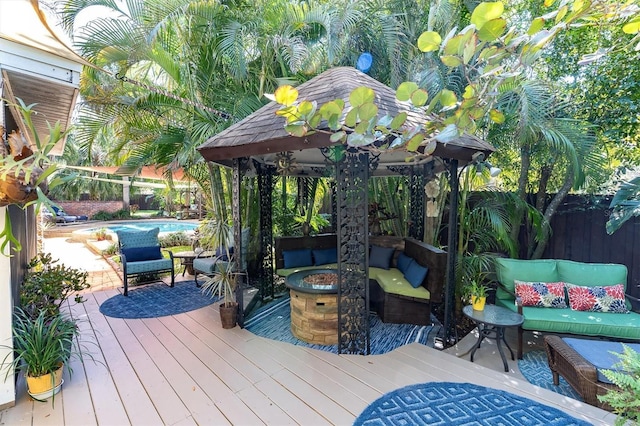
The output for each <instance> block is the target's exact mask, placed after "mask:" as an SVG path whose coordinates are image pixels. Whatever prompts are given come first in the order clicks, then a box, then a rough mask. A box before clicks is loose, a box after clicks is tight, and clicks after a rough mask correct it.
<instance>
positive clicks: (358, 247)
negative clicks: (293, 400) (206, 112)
mask: <svg viewBox="0 0 640 426" xmlns="http://www.w3.org/2000/svg"><path fill="white" fill-rule="evenodd" d="M361 86H366V87H369V88H371V89H373V91H374V93H375V103H376V105H377V106H378V108H379V112H378V114H379V117H382V116H384V115H386V114H389V115H390V116H396V115H397V114H399V113H400V112H406V113H407V114H408V119H407V125H418V126H423V125H424V123H426V122H427V120H428V117H427V116H426V115H424V114H422V112H421V111H420V110H418V109H416V108H413V107H412V106H411V105H410V104H408V103H406V102H400V101H398V100H397V99H396V96H395V91H394V90H393V89H391V88H389V87H387V86H386V85H384V84H382V83H380V82H378V81H376V80H375V79H373V78H371V77H369V76H368V75H366V74H364V73H362V72H360V71H358V70H356V69H355V68H350V67H338V68H332V69H329V70H327V71H325V72H324V73H322V74H320V75H318V76H316V77H314V78H312V79H311V80H309V81H307V82H305V83H303V84H301V85H300V86H298V87H297V90H298V92H299V99H300V100H310V101H317V103H318V105H322V104H324V103H326V102H329V101H332V100H335V99H343V100H344V101H345V105H346V107H345V110H346V111H348V110H349V95H350V93H351V92H352V91H353V90H354V89H356V88H358V87H361ZM279 108H280V105H279V104H277V103H275V102H271V103H269V104H267V105H265V106H264V107H262V108H260V109H259V110H257V111H256V112H254V113H253V114H251V115H249V116H247V117H246V118H244V119H243V120H241V121H239V122H238V123H235V124H233V125H232V126H230V127H229V128H227V129H225V130H224V131H222V132H220V133H218V134H217V135H215V136H213V137H211V138H210V139H208V140H207V141H206V142H205V143H204V144H203V145H201V146H200V147H199V148H198V150H199V151H200V154H201V155H202V156H203V157H204V158H205V160H207V161H211V162H214V163H217V164H220V165H224V166H227V167H231V168H232V169H233V188H232V192H233V205H232V215H233V221H234V233H235V235H234V237H235V241H236V253H241V252H242V251H241V247H238V245H239V244H241V232H242V223H241V214H240V199H239V194H240V185H241V181H242V178H243V176H245V175H246V174H247V173H248V172H249V171H251V172H253V171H254V170H255V173H256V174H257V179H258V185H259V190H260V207H261V211H260V259H262V262H261V266H260V272H259V275H260V276H259V280H260V282H261V283H262V285H263V286H269V285H270V286H272V285H273V255H272V245H273V234H272V214H271V201H272V200H271V194H272V189H273V177H274V175H275V173H276V170H277V167H278V166H279V168H280V170H281V171H282V169H284V170H286V173H287V174H289V175H304V176H318V177H320V176H329V175H333V176H334V177H335V191H334V200H335V201H334V203H333V204H334V209H333V220H334V225H335V229H336V233H337V241H338V274H337V275H338V340H339V344H338V352H339V353H354V354H368V351H369V320H368V312H367V306H368V298H369V293H368V282H369V278H368V267H369V259H368V249H367V248H368V247H369V230H368V220H367V215H368V205H369V203H368V199H367V198H368V197H367V184H368V180H369V178H370V177H372V176H389V175H405V176H407V177H408V178H409V179H410V188H411V196H410V200H411V205H410V209H409V211H410V215H411V222H412V225H411V226H410V228H409V236H411V237H414V238H417V239H422V236H423V233H424V211H425V191H424V185H425V184H426V182H427V181H428V179H429V178H430V177H433V176H435V173H437V172H440V171H443V170H449V173H450V180H451V204H450V209H451V211H457V199H458V177H457V170H458V167H459V166H463V165H466V164H469V163H471V162H474V161H479V160H481V159H484V158H486V156H488V155H489V154H490V153H491V152H493V151H494V148H493V147H492V146H491V145H489V144H488V143H486V142H484V141H482V140H480V139H478V138H476V137H474V136H469V135H463V136H460V137H458V138H455V139H454V140H448V141H447V142H440V141H439V142H437V145H436V148H435V151H434V152H433V153H432V154H431V155H421V156H418V157H416V158H417V159H418V160H417V161H407V157H409V156H411V155H413V154H412V153H408V152H407V151H405V150H393V151H389V152H387V151H377V152H373V151H370V150H367V149H363V148H360V149H355V148H349V149H347V150H346V152H345V155H344V156H342V158H340V159H339V160H337V161H335V160H334V159H333V157H332V156H331V155H330V150H329V148H330V147H331V146H333V145H335V143H333V142H331V141H330V139H329V135H327V134H325V133H321V132H317V133H314V134H312V135H308V136H305V137H296V136H292V135H290V134H288V133H287V132H286V131H285V129H284V125H285V120H284V119H283V118H282V117H280V116H277V115H276V114H275V113H276V111H277V110H278V109H279ZM346 111H345V112H346ZM422 153H423V151H422ZM279 162H280V163H282V162H286V163H287V164H286V165H285V166H286V167H282V166H283V164H278V163H279ZM456 234H457V215H455V214H452V215H450V223H449V240H450V241H452V240H453V239H454V238H455V235H456ZM454 255H455V252H454V251H453V250H449V257H448V262H447V283H446V286H445V288H446V290H445V293H446V294H445V324H444V328H445V335H446V336H448V333H449V328H450V326H451V322H450V317H451V314H452V311H451V309H452V306H453V305H452V303H453V287H454V282H455V276H454V274H455V257H454ZM238 298H239V302H242V300H241V298H242V291H241V290H239V291H238ZM240 306H242V303H240ZM242 314H243V313H242V312H241V313H240V316H239V321H240V324H242V321H243V315H242Z"/></svg>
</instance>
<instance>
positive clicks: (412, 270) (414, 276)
mask: <svg viewBox="0 0 640 426" xmlns="http://www.w3.org/2000/svg"><path fill="white" fill-rule="evenodd" d="M428 272H429V268H427V267H426V266H422V265H420V264H419V263H418V262H416V261H414V262H413V263H412V264H410V265H409V268H407V272H405V273H404V278H405V279H406V280H407V281H409V284H411V285H412V286H413V288H418V287H420V286H421V285H422V282H423V281H424V279H425V278H426V277H427V273H428Z"/></svg>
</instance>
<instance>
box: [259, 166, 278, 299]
mask: <svg viewBox="0 0 640 426" xmlns="http://www.w3.org/2000/svg"><path fill="white" fill-rule="evenodd" d="M254 164H255V166H256V170H257V172H258V191H259V192H260V257H259V259H261V261H260V265H259V271H258V280H259V282H260V300H261V301H262V300H264V298H265V296H269V297H274V293H275V291H274V288H273V287H274V286H273V250H272V247H273V197H272V193H273V176H274V173H275V167H273V166H266V165H263V164H260V163H258V162H255V163H254Z"/></svg>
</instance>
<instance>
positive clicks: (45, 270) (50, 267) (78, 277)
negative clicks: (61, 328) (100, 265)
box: [20, 253, 90, 318]
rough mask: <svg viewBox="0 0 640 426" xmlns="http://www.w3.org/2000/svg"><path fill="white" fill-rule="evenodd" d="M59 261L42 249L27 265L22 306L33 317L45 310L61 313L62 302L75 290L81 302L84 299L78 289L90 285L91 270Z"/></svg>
mask: <svg viewBox="0 0 640 426" xmlns="http://www.w3.org/2000/svg"><path fill="white" fill-rule="evenodd" d="M57 262H58V260H53V259H52V258H51V255H50V254H48V253H39V254H38V255H37V256H36V257H34V258H33V259H31V261H30V262H29V264H28V265H27V267H28V270H27V273H26V274H25V276H24V281H23V282H22V287H21V288H20V306H22V309H23V310H24V311H25V312H26V314H27V315H29V316H30V317H31V318H37V317H38V315H39V314H40V312H42V311H44V312H46V313H47V314H48V315H50V316H55V315H58V314H59V313H60V306H61V305H62V304H63V303H64V301H65V300H67V298H69V297H70V296H72V295H74V293H75V301H76V302H77V303H82V302H84V299H83V298H82V295H80V294H78V292H80V291H82V290H85V289H88V288H89V287H90V284H89V283H88V282H87V277H88V274H87V272H85V271H80V270H78V269H74V268H68V267H66V266H65V265H62V264H56V263H57Z"/></svg>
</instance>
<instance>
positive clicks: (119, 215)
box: [91, 209, 131, 220]
mask: <svg viewBox="0 0 640 426" xmlns="http://www.w3.org/2000/svg"><path fill="white" fill-rule="evenodd" d="M91 219H93V220H116V219H131V213H130V212H129V210H127V209H120V210H118V211H115V212H106V211H104V210H100V211H99V212H97V213H96V214H94V215H93V216H91Z"/></svg>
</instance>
